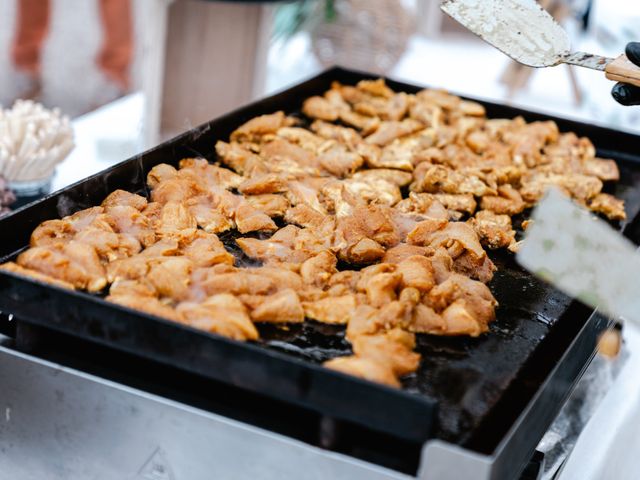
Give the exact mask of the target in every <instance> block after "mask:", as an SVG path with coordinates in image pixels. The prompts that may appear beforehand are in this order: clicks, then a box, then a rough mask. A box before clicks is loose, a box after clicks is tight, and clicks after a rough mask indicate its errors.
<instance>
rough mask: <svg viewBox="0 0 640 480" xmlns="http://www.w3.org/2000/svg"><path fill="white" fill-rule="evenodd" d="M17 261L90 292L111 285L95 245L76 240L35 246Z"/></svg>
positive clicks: (22, 265) (30, 268)
mask: <svg viewBox="0 0 640 480" xmlns="http://www.w3.org/2000/svg"><path fill="white" fill-rule="evenodd" d="M17 263H18V265H20V266H21V267H24V268H26V269H29V270H35V271H37V272H40V273H42V274H44V275H47V276H49V277H53V278H56V279H58V280H62V281H63V282H67V283H70V284H72V285H73V286H75V287H76V288H79V289H83V290H87V291H89V292H99V291H100V290H102V289H103V288H104V287H106V286H107V276H106V272H105V269H104V266H103V265H102V264H101V263H100V258H99V257H98V254H97V253H96V250H95V248H93V247H92V246H89V245H85V244H83V243H80V242H77V241H75V240H71V241H69V242H66V243H58V244H54V245H46V246H41V247H32V248H30V249H29V250H27V251H25V252H23V253H21V254H20V255H19V256H18V259H17Z"/></svg>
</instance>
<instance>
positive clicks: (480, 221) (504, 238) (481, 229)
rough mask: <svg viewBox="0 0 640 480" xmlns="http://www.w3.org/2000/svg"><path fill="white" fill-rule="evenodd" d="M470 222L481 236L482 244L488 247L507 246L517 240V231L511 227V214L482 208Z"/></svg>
mask: <svg viewBox="0 0 640 480" xmlns="http://www.w3.org/2000/svg"><path fill="white" fill-rule="evenodd" d="M469 223H470V224H471V225H472V226H473V229H474V230H475V231H476V233H477V234H478V237H480V242H481V243H482V245H484V246H486V247H488V248H491V249H496V248H507V247H509V246H510V245H511V244H513V243H515V241H516V232H515V230H513V228H512V227H511V217H510V216H509V215H498V214H496V213H494V212H492V211H491V210H480V211H478V212H477V213H476V215H475V216H474V217H473V218H471V219H469Z"/></svg>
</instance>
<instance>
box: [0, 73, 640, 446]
mask: <svg viewBox="0 0 640 480" xmlns="http://www.w3.org/2000/svg"><path fill="white" fill-rule="evenodd" d="M362 78H371V76H370V75H366V74H360V73H356V72H350V71H346V70H342V69H332V70H329V71H327V72H325V73H323V74H321V75H320V76H318V77H315V78H313V79H311V80H309V81H307V82H304V83H302V84H300V85H298V86H296V87H294V88H292V89H289V90H287V91H285V92H282V93H280V94H277V95H275V96H273V97H270V98H267V99H265V100H262V101H260V102H257V103H254V104H252V105H250V106H248V107H245V108H242V109H240V110H238V111H235V112H232V113H230V114H228V115H225V116H223V117H221V118H220V119H217V120H214V121H212V122H210V123H208V124H205V125H203V126H200V127H198V128H196V129H193V130H191V131H189V132H187V133H186V134H184V135H181V136H180V137H177V138H175V139H172V140H170V141H168V142H166V143H164V144H162V145H160V146H159V147H156V148H154V149H152V150H150V151H148V152H145V153H143V154H141V155H139V156H137V157H134V158H132V159H129V160H127V161H125V162H123V163H121V164H118V165H116V166H115V167H112V168H110V169H108V170H106V171H104V172H101V173H99V174H97V175H94V176H92V177H90V178H88V179H86V180H83V181H81V182H79V183H77V184H75V185H72V186H71V187H69V188H67V189H65V190H62V191H60V192H58V193H56V194H53V195H51V196H49V197H46V198H45V199H43V200H41V201H39V202H36V203H35V204H32V205H30V206H27V207H26V208H24V209H21V210H19V211H17V212H16V213H15V214H13V215H11V216H9V217H7V218H5V219H3V220H2V221H0V231H2V232H12V234H11V235H5V234H3V235H1V237H0V259H1V258H3V259H4V260H7V259H10V258H12V257H14V256H15V255H16V254H17V253H18V252H19V251H21V250H22V249H24V248H25V247H26V246H27V245H28V240H29V235H30V233H31V231H32V230H33V229H34V228H35V227H36V226H37V225H38V224H39V223H40V222H42V221H43V220H47V219H51V218H58V217H60V216H63V215H68V214H70V213H72V212H74V211H77V210H79V209H82V208H87V207H89V206H93V205H96V204H99V203H100V202H101V201H102V199H103V198H104V197H106V196H107V195H108V194H109V193H110V192H112V191H113V190H115V189H118V188H122V189H125V190H129V191H132V192H137V193H142V194H148V192H147V188H146V184H145V180H146V174H147V172H148V171H149V170H150V169H151V168H152V167H153V166H154V165H157V164H158V163H162V162H164V163H170V164H174V165H176V164H177V163H178V161H179V160H180V159H182V158H184V157H187V156H194V155H198V156H203V157H205V158H207V159H209V160H214V159H215V153H214V150H213V147H214V144H215V141H216V140H218V139H227V138H228V135H229V134H230V132H231V131H232V130H233V129H235V128H236V127H237V126H239V125H240V124H241V123H243V122H244V121H246V120H248V119H249V118H252V117H254V116H256V115H259V114H262V113H270V112H272V111H275V110H284V111H285V112H287V113H294V112H298V111H299V109H300V107H301V102H302V100H303V99H304V98H306V97H308V96H311V95H315V94H320V93H322V92H324V91H325V90H326V89H328V88H329V86H330V84H331V82H332V81H335V80H337V81H341V82H343V83H346V84H353V83H355V82H357V81H358V80H361V79H362ZM388 84H389V86H390V87H391V88H393V89H395V90H401V91H406V92H416V91H418V90H419V89H420V88H419V87H416V86H412V85H407V84H402V83H398V82H393V81H388ZM480 103H483V105H485V107H486V109H487V115H488V117H489V118H500V117H514V116H516V115H523V116H524V117H525V118H526V119H527V120H538V119H548V118H549V117H548V116H543V115H539V114H535V113H531V112H526V111H522V110H519V109H515V108H511V107H506V106H501V105H496V104H491V103H487V102H480ZM554 120H556V121H557V123H558V124H559V127H560V129H561V131H568V130H572V131H575V132H576V133H577V134H578V135H586V136H589V137H590V138H591V139H592V140H593V142H594V144H595V145H596V146H597V147H598V149H599V150H598V154H599V155H600V156H603V157H608V158H614V159H616V160H618V162H619V166H620V169H621V181H620V182H619V183H617V184H615V185H610V186H608V188H609V189H610V193H614V194H615V195H616V196H618V197H620V198H623V199H625V201H626V209H627V214H628V218H629V219H631V220H634V218H635V217H636V216H637V214H638V212H639V211H640V156H636V154H635V153H634V148H633V143H634V142H637V137H634V136H632V135H629V134H624V133H621V132H615V131H612V130H607V129H603V128H598V127H593V126H589V125H584V124H579V123H575V122H571V121H566V120H560V119H554ZM636 223H638V222H633V221H632V222H629V224H623V225H620V228H626V229H627V231H631V229H632V226H633V225H635V224H636ZM221 238H222V240H223V241H224V243H225V245H227V246H228V248H230V249H231V250H234V253H237V251H235V250H237V249H235V248H233V247H232V246H233V243H232V240H233V235H229V236H222V237H221ZM489 255H490V256H491V259H492V260H493V261H494V262H495V263H496V265H497V267H498V271H497V272H496V274H495V277H494V279H493V280H492V282H491V283H490V284H489V287H490V288H491V290H492V292H493V293H494V295H495V297H496V298H497V300H498V301H499V302H500V306H499V308H498V310H497V319H496V321H495V322H493V323H492V324H491V326H490V332H489V333H488V334H486V335H483V336H481V337H480V338H476V339H473V338H458V337H435V336H426V335H419V336H418V339H417V351H418V352H420V353H421V354H422V364H421V367H420V369H419V370H418V371H417V372H415V373H414V374H412V375H410V376H408V377H406V378H405V380H404V382H403V389H402V390H401V391H396V390H393V389H390V388H387V387H384V386H380V385H375V384H371V383H369V382H365V381H362V380H359V379H357V378H353V377H349V376H346V375H343V374H340V373H338V372H333V371H329V370H328V369H325V368H323V367H321V366H320V365H319V364H320V363H321V362H323V361H324V360H326V359H328V358H332V357H335V356H338V355H343V354H345V353H347V352H349V351H350V346H349V344H348V343H347V342H346V341H345V340H344V329H343V328H340V327H334V326H328V325H322V324H318V323H315V322H306V323H305V324H303V325H291V326H288V327H287V328H286V329H282V328H277V327H274V326H269V325H265V326H261V327H260V333H261V337H262V338H261V340H260V341H259V342H256V343H255V344H243V343H238V342H234V341H230V340H227V339H224V338H220V337H216V336H215V335H211V334H208V333H205V332H201V331H196V330H194V329H191V328H189V327H185V326H183V325H178V324H175V323H172V322H169V321H166V320H162V319H158V318H155V317H153V316H150V315H147V314H144V313H142V312H138V311H133V310H130V309H127V308H124V307H120V306H118V305H113V304H110V303H107V302H105V301H103V300H101V299H99V298H97V297H95V296H91V295H89V294H86V293H82V292H69V291H65V290H61V289H58V288H55V287H50V286H44V285H41V284H37V283H35V282H33V281H30V280H25V279H20V278H18V277H16V276H14V275H11V274H9V273H6V272H0V310H2V311H4V312H5V313H11V314H13V315H15V317H16V318H17V319H18V320H19V322H24V323H25V324H28V325H35V326H38V327H39V328H40V329H45V331H48V330H53V331H57V332H59V333H61V334H63V335H66V336H70V337H74V338H75V339H77V340H79V341H82V342H87V343H88V344H93V343H100V344H102V345H103V346H106V347H108V348H110V349H115V350H119V351H122V352H127V354H132V355H133V357H132V358H136V357H142V358H144V359H146V360H152V361H154V362H158V363H160V364H168V365H171V366H172V367H176V368H178V369H181V370H183V371H185V372H188V373H189V374H193V375H196V376H199V377H202V378H208V379H211V380H214V381H216V382H222V383H225V384H229V385H232V386H234V387H238V388H240V389H243V390H244V391H246V392H252V393H256V394H260V395H265V396H267V397H271V398H276V399H278V400H279V401H283V402H285V403H286V402H289V403H291V404H293V405H296V406H297V407H302V408H305V409H309V410H311V411H314V412H318V413H320V414H321V415H324V416H326V417H330V418H337V419H340V420H345V421H348V422H352V423H353V424H355V425H360V426H361V427H364V428H369V429H372V430H374V431H378V432H384V433H385V434H389V435H391V436H393V437H396V438H398V439H402V440H405V441H408V442H414V443H421V442H423V441H425V440H427V439H428V438H440V439H443V440H447V441H450V442H453V443H458V444H461V445H465V446H467V447H469V448H472V449H474V450H477V451H480V452H484V453H489V452H492V451H493V450H494V449H495V448H496V446H497V444H498V443H499V441H500V439H501V438H502V437H503V435H504V434H505V432H506V431H507V430H508V429H509V428H510V427H511V425H512V424H513V422H514V421H515V419H516V418H517V417H518V415H520V413H521V412H522V410H523V408H524V406H526V405H527V402H529V401H530V400H531V398H532V393H533V392H535V389H536V388H537V386H539V385H540V383H541V382H542V381H544V380H545V379H546V378H547V376H548V375H549V373H550V372H551V370H552V368H553V365H554V363H555V362H556V361H558V360H559V359H560V358H561V357H562V355H563V354H564V353H565V350H566V349H567V346H568V345H569V344H570V343H571V340H572V339H573V338H574V337H575V335H577V332H579V331H580V328H581V327H582V326H584V325H585V324H586V322H587V320H588V319H589V317H590V315H591V313H592V312H591V311H590V310H588V309H586V308H583V307H580V306H579V305H577V304H575V303H573V302H572V301H571V300H570V299H569V298H567V297H566V296H564V295H563V294H561V293H559V292H557V291H556V290H554V289H553V288H552V287H550V286H548V285H546V284H544V283H542V282H541V281H539V280H537V279H535V278H534V277H532V276H531V275H530V274H528V273H526V272H525V271H523V270H522V269H521V268H520V267H519V266H518V265H516V264H515V261H514V257H513V255H512V254H510V253H508V252H505V251H497V252H489ZM43 312H46V314H44V313H43ZM44 337H45V340H46V335H44ZM146 360H145V361H146ZM587 360H588V358H578V359H576V362H578V363H583V364H584V363H586V362H587ZM575 380H576V378H573V381H575ZM570 388H571V385H570V384H567V385H563V386H562V387H561V389H564V394H560V395H559V396H558V397H559V398H558V399H557V402H556V403H557V405H550V406H549V408H551V409H553V408H556V407H557V408H559V407H560V405H561V401H562V398H563V395H566V394H567V393H568V392H569V390H570ZM247 394H249V393H247ZM531 441H532V442H533V445H535V443H536V442H537V439H532V440H531ZM527 448H529V447H528V446H526V448H524V450H526V449H527ZM531 448H533V447H531Z"/></svg>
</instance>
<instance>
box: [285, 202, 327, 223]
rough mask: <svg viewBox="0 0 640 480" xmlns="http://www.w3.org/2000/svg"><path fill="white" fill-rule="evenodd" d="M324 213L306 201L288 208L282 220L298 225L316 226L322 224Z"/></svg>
mask: <svg viewBox="0 0 640 480" xmlns="http://www.w3.org/2000/svg"><path fill="white" fill-rule="evenodd" d="M325 218H326V215H325V214H323V213H321V212H319V211H318V210H316V209H315V208H312V207H310V206H309V205H307V204H306V203H300V204H298V205H296V206H295V207H291V208H289V209H288V210H287V211H286V212H285V214H284V221H285V222H287V223H289V224H293V225H298V226H300V227H318V226H320V225H321V224H322V222H323V221H324V219H325Z"/></svg>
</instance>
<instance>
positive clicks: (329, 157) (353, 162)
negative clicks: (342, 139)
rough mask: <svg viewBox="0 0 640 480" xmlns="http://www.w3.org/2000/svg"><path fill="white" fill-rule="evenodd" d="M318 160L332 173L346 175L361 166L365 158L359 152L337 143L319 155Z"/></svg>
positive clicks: (338, 175) (339, 175)
mask: <svg viewBox="0 0 640 480" xmlns="http://www.w3.org/2000/svg"><path fill="white" fill-rule="evenodd" d="M318 162H319V163H320V166H321V167H322V168H324V169H325V170H326V171H327V172H329V173H330V174H331V175H335V176H336V177H346V176H348V175H350V174H352V173H353V172H355V171H356V170H357V169H358V168H360V167H361V166H362V164H363V163H364V159H363V158H362V157H361V156H360V155H359V154H358V153H356V152H352V151H349V150H348V149H347V147H345V146H343V145H340V144H338V143H336V144H334V145H333V146H332V147H330V148H328V149H327V150H325V151H323V152H322V153H321V154H320V155H319V156H318Z"/></svg>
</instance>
